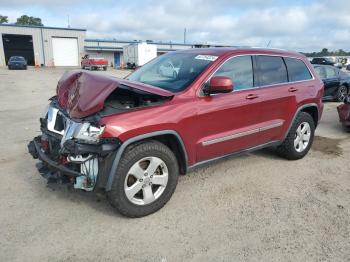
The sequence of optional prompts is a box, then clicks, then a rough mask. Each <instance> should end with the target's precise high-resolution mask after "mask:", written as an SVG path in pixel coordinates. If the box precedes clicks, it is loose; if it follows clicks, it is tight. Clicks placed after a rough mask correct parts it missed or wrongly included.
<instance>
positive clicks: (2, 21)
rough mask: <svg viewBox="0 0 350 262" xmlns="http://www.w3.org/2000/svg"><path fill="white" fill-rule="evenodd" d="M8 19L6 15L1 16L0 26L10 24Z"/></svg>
mask: <svg viewBox="0 0 350 262" xmlns="http://www.w3.org/2000/svg"><path fill="white" fill-rule="evenodd" d="M8 22H9V20H8V17H7V16H4V15H0V24H4V23H8Z"/></svg>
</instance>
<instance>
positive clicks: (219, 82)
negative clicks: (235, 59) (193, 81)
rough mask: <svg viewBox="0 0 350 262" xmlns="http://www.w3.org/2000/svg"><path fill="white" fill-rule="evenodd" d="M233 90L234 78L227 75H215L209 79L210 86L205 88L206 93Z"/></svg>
mask: <svg viewBox="0 0 350 262" xmlns="http://www.w3.org/2000/svg"><path fill="white" fill-rule="evenodd" d="M232 91H233V84H232V79H231V78H229V77H226V76H214V77H212V78H211V79H210V81H209V86H208V87H207V88H205V90H204V93H205V95H211V94H218V93H230V92H232Z"/></svg>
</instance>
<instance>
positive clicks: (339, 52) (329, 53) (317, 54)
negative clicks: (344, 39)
mask: <svg viewBox="0 0 350 262" xmlns="http://www.w3.org/2000/svg"><path fill="white" fill-rule="evenodd" d="M303 54H304V55H305V56H307V57H322V56H350V52H346V51H344V50H343V49H339V50H336V51H329V50H328V49H327V48H323V49H322V50H321V51H320V52H312V53H303Z"/></svg>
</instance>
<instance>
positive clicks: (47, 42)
mask: <svg viewBox="0 0 350 262" xmlns="http://www.w3.org/2000/svg"><path fill="white" fill-rule="evenodd" d="M2 34H15V35H32V37H33V48H34V58H35V61H36V63H37V64H40V65H46V66H53V50H52V37H73V38H77V39H78V56H79V57H78V59H79V63H80V61H81V57H82V56H83V54H84V40H85V35H86V31H83V30H69V29H67V30H64V29H53V28H45V27H43V28H35V27H16V26H0V35H1V37H0V66H5V53H4V48H3V43H2ZM43 47H44V48H43ZM43 53H45V54H43Z"/></svg>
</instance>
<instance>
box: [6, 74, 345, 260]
mask: <svg viewBox="0 0 350 262" xmlns="http://www.w3.org/2000/svg"><path fill="white" fill-rule="evenodd" d="M63 72H64V70H63V69H39V70H35V69H33V68H30V69H29V70H28V71H8V70H6V69H0V123H1V127H2V128H1V129H0V166H1V178H2V179H1V183H0V199H1V202H0V210H1V212H0V261H184V260H191V261H350V216H349V215H350V161H349V156H350V134H349V133H346V132H345V131H344V130H343V129H342V128H341V126H340V124H339V123H338V116H337V112H336V106H337V104H336V103H327V104H326V105H325V111H324V115H323V118H322V121H321V123H320V125H319V127H318V129H317V132H316V135H317V137H316V139H315V142H314V146H313V148H312V150H311V151H310V153H309V154H308V155H307V157H305V158H304V159H302V160H299V161H286V160H283V159H280V158H278V157H277V156H276V155H275V154H274V152H273V151H272V150H263V151H258V152H255V153H251V154H246V155H242V156H239V157H236V158H231V159H228V160H225V161H221V162H218V163H215V164H213V165H210V166H207V167H205V168H201V169H198V170H196V171H195V172H192V173H190V174H188V175H187V176H182V177H180V179H179V184H178V187H177V189H176V192H175V194H174V195H173V197H172V199H171V200H170V202H169V203H168V204H167V205H166V206H165V207H164V208H163V209H161V210H160V211H158V212H157V213H155V214H153V215H150V216H148V217H144V218H141V219H128V218H124V217H122V216H120V215H119V214H117V213H116V212H114V210H113V209H112V208H111V207H110V205H109V204H108V202H107V201H106V199H105V197H104V196H103V195H100V194H99V195H96V194H93V193H85V192H80V191H73V190H68V189H67V188H66V187H64V186H61V187H58V188H56V189H55V190H53V189H51V188H49V187H47V186H46V181H45V180H44V179H43V178H42V177H41V176H40V175H39V174H38V172H37V170H36V168H35V163H36V161H35V160H33V159H32V157H31V156H30V155H29V154H28V153H27V148H26V145H27V143H28V142H29V140H30V139H31V138H32V137H33V136H35V135H36V134H37V133H38V130H39V123H38V117H39V116H40V114H41V113H42V111H43V109H44V107H45V105H46V104H47V99H48V98H49V97H50V96H52V95H53V94H54V92H55V87H56V83H57V80H58V79H59V78H60V76H61V75H62V73H63ZM99 73H101V74H112V75H116V76H122V75H125V74H126V72H122V71H117V70H110V71H107V72H99Z"/></svg>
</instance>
